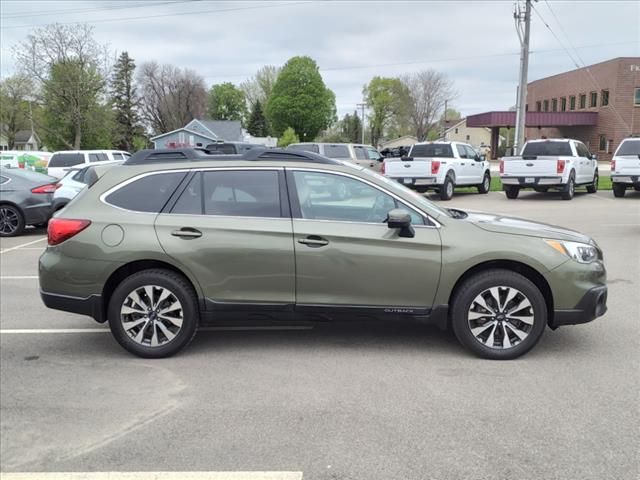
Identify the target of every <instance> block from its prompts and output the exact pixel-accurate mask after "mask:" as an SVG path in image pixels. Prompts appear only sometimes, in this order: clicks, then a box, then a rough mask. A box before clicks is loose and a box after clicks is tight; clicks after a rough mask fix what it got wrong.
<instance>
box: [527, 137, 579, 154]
mask: <svg viewBox="0 0 640 480" xmlns="http://www.w3.org/2000/svg"><path fill="white" fill-rule="evenodd" d="M522 156H523V157H524V156H531V157H545V156H546V157H557V156H567V157H570V156H572V153H571V145H570V144H569V142H552V141H549V142H532V143H527V144H526V145H525V146H524V149H523V150H522Z"/></svg>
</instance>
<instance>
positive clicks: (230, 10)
mask: <svg viewBox="0 0 640 480" xmlns="http://www.w3.org/2000/svg"><path fill="white" fill-rule="evenodd" d="M309 3H314V0H312V1H304V2H289V3H278V4H274V3H271V4H268V5H254V6H250V7H234V8H222V9H217V10H198V11H195V12H173V13H162V14H158V15H143V16H139V17H120V18H105V19H101V20H92V21H88V22H87V21H82V22H59V23H57V25H76V24H95V23H108V22H124V21H130V20H148V19H150V18H161V17H178V16H182V15H199V14H203V13H225V12H237V11H241V10H259V9H267V8H277V7H290V6H294V5H305V4H309ZM47 25H49V24H48V23H41V24H37V25H10V26H2V27H0V28H2V29H5V30H7V29H11V28H34V27H44V26H47Z"/></svg>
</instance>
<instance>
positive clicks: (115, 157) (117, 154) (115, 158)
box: [113, 152, 124, 160]
mask: <svg viewBox="0 0 640 480" xmlns="http://www.w3.org/2000/svg"><path fill="white" fill-rule="evenodd" d="M113 159H114V160H124V155H122V154H121V153H118V152H115V153H113Z"/></svg>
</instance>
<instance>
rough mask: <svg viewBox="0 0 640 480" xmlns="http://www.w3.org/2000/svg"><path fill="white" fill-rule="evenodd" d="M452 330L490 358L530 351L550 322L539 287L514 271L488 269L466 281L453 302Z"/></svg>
mask: <svg viewBox="0 0 640 480" xmlns="http://www.w3.org/2000/svg"><path fill="white" fill-rule="evenodd" d="M451 305H452V310H451V322H452V327H453V331H454V333H455V335H456V337H457V338H458V340H459V341H460V343H462V345H464V346H465V347H466V348H468V349H469V350H471V351H472V352H474V353H475V354H477V355H479V356H481V357H483V358H488V359H495V360H510V359H513V358H517V357H519V356H520V355H523V354H524V353H526V352H528V351H529V350H530V349H531V348H533V346H534V345H535V344H536V343H537V342H538V340H540V337H541V336H542V334H543V333H544V329H545V326H546V325H547V306H546V303H545V300H544V297H543V295H542V293H541V292H540V290H539V289H538V287H536V285H535V284H533V283H532V282H531V281H530V280H529V279H527V278H526V277H524V276H522V275H520V274H519V273H516V272H513V271H511V270H502V269H496V270H488V271H485V272H482V273H478V274H476V275H473V276H472V277H470V278H468V279H467V280H465V281H464V283H463V284H462V285H461V286H460V288H459V289H458V290H457V292H456V294H455V296H454V298H453V299H452V301H451Z"/></svg>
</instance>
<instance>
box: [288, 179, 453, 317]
mask: <svg viewBox="0 0 640 480" xmlns="http://www.w3.org/2000/svg"><path fill="white" fill-rule="evenodd" d="M287 184H288V187H289V191H290V192H291V200H292V210H293V217H294V218H293V232H294V241H295V242H294V248H295V252H296V304H297V305H298V308H300V309H302V308H304V307H329V306H341V307H354V308H356V309H357V308H358V307H360V308H362V307H371V308H373V309H374V310H377V311H382V312H384V311H386V312H391V313H395V312H398V311H401V312H403V313H420V312H422V311H426V310H428V309H429V308H431V306H432V304H433V299H434V296H435V293H436V289H437V286H438V281H439V278H440V267H441V242H440V235H439V232H438V229H437V228H435V227H433V226H429V225H427V224H426V223H427V222H428V220H426V219H425V218H424V217H423V216H422V215H421V214H420V213H418V212H417V211H416V210H413V209H412V208H411V207H409V206H407V205H405V204H404V203H403V202H402V201H401V200H400V199H398V198H396V197H394V196H393V195H392V194H390V193H389V192H385V191H383V190H381V189H380V188H379V187H377V186H374V185H373V184H370V183H366V182H364V181H362V180H360V179H357V178H355V177H352V176H349V175H347V174H338V173H329V172H322V171H315V170H312V169H292V170H288V171H287ZM394 208H404V209H406V210H408V211H409V212H410V214H411V216H412V223H413V226H414V229H415V236H414V237H413V238H405V237H400V236H399V231H398V230H395V229H389V228H388V227H387V224H386V223H385V219H386V217H387V213H388V212H389V210H392V209H394Z"/></svg>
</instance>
